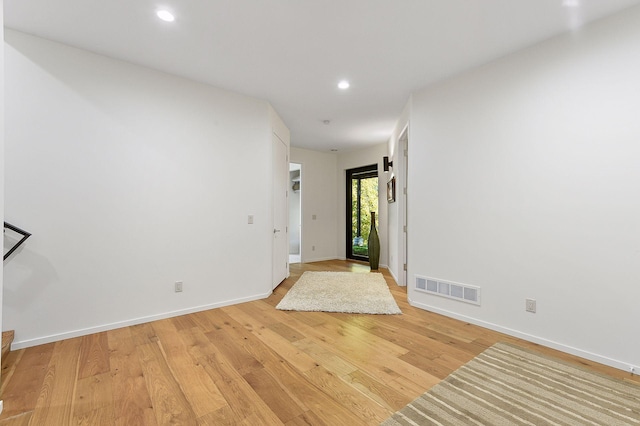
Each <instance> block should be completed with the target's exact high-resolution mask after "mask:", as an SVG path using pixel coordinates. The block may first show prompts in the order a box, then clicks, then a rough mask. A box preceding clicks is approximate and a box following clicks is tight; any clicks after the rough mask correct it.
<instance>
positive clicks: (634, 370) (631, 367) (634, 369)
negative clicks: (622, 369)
mask: <svg viewBox="0 0 640 426" xmlns="http://www.w3.org/2000/svg"><path fill="white" fill-rule="evenodd" d="M637 371H638V369H637V368H635V367H634V366H633V365H632V366H630V367H629V373H631V374H636V372H637Z"/></svg>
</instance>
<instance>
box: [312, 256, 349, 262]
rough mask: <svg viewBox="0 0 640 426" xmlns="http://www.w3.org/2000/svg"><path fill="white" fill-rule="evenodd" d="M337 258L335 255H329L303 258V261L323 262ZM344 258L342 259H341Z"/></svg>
mask: <svg viewBox="0 0 640 426" xmlns="http://www.w3.org/2000/svg"><path fill="white" fill-rule="evenodd" d="M336 259H338V258H337V257H335V256H331V257H316V258H313V259H306V258H305V259H303V261H304V263H313V262H324V261H325V260H336ZM343 260H344V259H343Z"/></svg>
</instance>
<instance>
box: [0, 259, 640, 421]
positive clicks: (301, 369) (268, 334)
mask: <svg viewBox="0 0 640 426" xmlns="http://www.w3.org/2000/svg"><path fill="white" fill-rule="evenodd" d="M368 269H369V268H368V266H367V265H364V264H360V263H353V262H346V261H328V262H318V263H311V264H296V265H292V266H291V277H290V278H289V279H287V280H286V281H285V282H284V283H282V284H281V285H280V286H279V287H278V288H277V289H276V290H275V292H274V294H273V295H272V296H271V297H269V298H268V299H265V300H260V301H255V302H249V303H244V304H240V305H235V306H229V307H225V308H220V309H214V310H210V311H205V312H199V313H195V314H191V315H185V316H181V317H176V318H171V319H167V320H161V321H155V322H152V323H148V324H141V325H137V326H132V327H126V328H121V329H117V330H112V331H108V332H104V333H98V334H93V335H89V336H84V337H79V338H75V339H68V340H65V341H60V342H55V343H51V344H47V345H42V346H37V347H32V348H28V349H23V350H18V351H13V352H11V353H10V354H9V355H7V359H6V362H3V370H2V385H1V387H0V398H1V399H3V400H4V412H3V413H2V415H1V416H0V426H9V425H11V426H18V425H20V426H27V425H37V426H39V425H56V426H58V425H123V426H124V425H127V426H129V425H291V426H294V425H342V424H349V425H376V424H379V423H380V422H381V421H382V420H384V419H386V418H387V417H388V416H389V415H391V414H392V413H393V412H395V411H396V410H398V409H400V408H401V407H403V406H404V405H405V404H407V403H408V402H410V401H411V400H413V399H414V398H416V397H417V396H419V395H420V394H422V393H423V392H424V391H426V390H427V389H428V388H430V387H431V386H433V385H435V384H436V383H438V382H439V381H440V380H441V379H443V378H444V377H446V376H447V375H448V374H449V373H451V372H452V371H453V370H455V369H457V368H458V367H460V366H461V365H462V364H464V363H465V362H467V361H469V360H470V359H472V358H473V357H474V356H476V355H477V354H479V353H480V352H482V351H483V350H484V349H486V348H487V347H489V346H491V345H492V344H493V343H495V342H498V341H509V342H514V343H517V344H520V345H522V346H526V347H530V348H535V349H538V350H541V351H542V352H545V353H547V354H551V355H554V356H557V357H560V358H562V359H564V360H568V361H570V362H573V363H576V364H579V365H582V366H585V367H587V368H591V369H593V370H596V371H599V372H601V373H605V374H609V375H612V376H615V377H618V378H622V379H626V380H632V381H640V380H638V376H631V375H630V374H627V373H624V372H622V371H619V370H616V369H612V368H609V367H605V366H602V365H599V364H595V363H593V362H590V361H586V360H583V359H579V358H576V357H573V356H570V355H567V354H562V353H559V352H556V351H553V350H551V349H546V348H542V347H539V346H537V345H534V344H531V343H528V342H523V341H520V340H518V339H514V338H511V337H508V336H505V335H502V334H499V333H496V332H493V331H490V330H486V329H483V328H480V327H476V326H473V325H470V324H467V323H464V322H460V321H456V320H453V319H450V318H446V317H442V316H440V315H437V314H433V313H430V312H426V311H423V310H420V309H416V308H413V307H411V306H409V304H408V303H407V300H406V299H407V297H406V289H405V288H402V287H398V286H397V285H396V284H395V283H394V282H393V280H392V279H391V277H390V276H389V274H388V272H387V271H386V270H383V271H381V272H383V273H384V276H385V278H386V280H387V283H388V284H389V288H390V289H391V292H392V294H393V295H394V297H395V298H396V301H397V302H398V305H399V306H400V308H401V309H402V311H403V315H389V316H387V315H350V314H334V313H324V312H283V311H277V310H275V309H274V307H275V305H276V304H277V303H278V302H279V301H280V299H282V297H283V296H284V295H285V294H286V292H287V291H288V289H289V288H291V286H292V285H293V283H294V282H295V281H296V280H297V279H298V277H299V276H300V275H301V274H302V273H303V272H304V271H308V270H333V271H354V272H366V271H368Z"/></svg>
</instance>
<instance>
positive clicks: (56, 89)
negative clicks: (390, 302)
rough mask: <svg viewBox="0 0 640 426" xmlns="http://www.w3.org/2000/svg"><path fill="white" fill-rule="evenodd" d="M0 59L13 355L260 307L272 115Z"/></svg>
mask: <svg viewBox="0 0 640 426" xmlns="http://www.w3.org/2000/svg"><path fill="white" fill-rule="evenodd" d="M5 53H6V62H5V65H6V79H7V81H8V82H9V84H7V86H6V107H7V109H6V159H7V161H6V169H5V170H6V217H7V220H9V221H12V220H13V221H15V222H16V224H20V225H22V226H23V227H24V228H25V229H27V230H29V231H31V232H32V233H33V236H32V237H31V238H30V239H29V240H28V242H27V243H26V245H25V248H24V249H23V250H22V251H21V253H19V255H18V256H16V257H15V258H14V259H13V260H12V261H11V262H9V263H8V264H7V265H6V270H5V273H6V279H5V282H6V286H5V300H4V312H3V314H4V315H3V316H4V321H5V328H8V329H15V330H16V341H17V342H18V344H17V345H16V347H24V346H28V345H33V344H39V343H44V342H46V341H51V340H58V339H61V338H66V337H70V336H74V335H79V334H85V333H89V332H94V331H98V330H101V329H108V328H113V327H116V326H121V325H126V324H130V323H136V322H143V321H147V320H151V319H155V318H159V317H165V316H170V315H176V314H179V313H186V312H189V311H194V310H198V309H204V308H206V307H214V306H221V305H226V304H230V303H234V302H239V301H245V300H252V299H257V298H261V297H265V296H267V295H269V294H270V292H271V279H270V278H271V250H272V247H271V240H272V236H271V226H272V223H271V220H272V200H271V161H270V158H271V157H270V156H271V133H272V131H276V130H277V131H280V132H282V131H284V132H285V133H287V135H288V131H285V130H286V129H285V130H282V129H280V128H281V127H282V125H281V123H279V122H278V120H277V115H276V114H275V112H274V111H272V109H271V108H270V106H269V105H268V103H267V102H264V101H261V100H256V99H253V98H249V97H246V96H242V95H238V94H234V93H230V92H228V91H224V90H219V89H216V88H213V87H211V86H207V85H203V84H198V83H194V82H191V81H188V80H185V79H181V78H177V77H174V76H171V75H167V74H163V73H160V72H156V71H153V70H150V69H146V68H142V67H139V66H134V65H131V64H128V63H124V62H120V61H116V60H113V59H109V58H106V57H102V56H98V55H94V54H92V53H89V52H86V51H82V50H78V49H74V48H70V47H67V46H64V45H61V44H57V43H53V42H49V41H45V40H43V39H39V38H36V37H32V36H28V35H25V34H22V33H19V32H15V31H7V32H6V44H5ZM238 170H242V171H243V178H242V179H237V171H238ZM249 214H253V215H254V216H255V223H254V224H253V225H249V224H247V215H249ZM247 262H251V268H247V267H246V264H247ZM179 280H181V281H183V282H184V292H183V293H175V292H174V282H175V281H179Z"/></svg>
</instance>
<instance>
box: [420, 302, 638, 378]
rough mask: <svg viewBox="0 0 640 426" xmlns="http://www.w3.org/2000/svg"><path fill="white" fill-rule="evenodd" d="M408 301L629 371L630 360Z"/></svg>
mask: <svg viewBox="0 0 640 426" xmlns="http://www.w3.org/2000/svg"><path fill="white" fill-rule="evenodd" d="M408 301H409V304H410V305H411V306H415V307H416V308H420V309H424V310H426V311H430V312H434V313H436V314H440V315H444V316H446V317H450V318H455V319H457V320H460V321H464V322H468V323H471V324H474V325H478V326H480V327H484V328H488V329H490V330H493V331H498V332H500V333H503V334H507V335H509V336H512V337H517V338H519V339H523V340H526V341H529V342H532V343H537V344H539V345H542V346H547V347H549V348H552V349H557V350H559V351H562V352H566V353H568V354H571V355H575V356H579V357H581V358H585V359H588V360H591V361H594V362H598V363H600V364H604V365H608V366H609V367H613V368H617V369H619V370H623V371H629V365H630V363H628V362H623V361H619V360H616V359H612V358H608V357H605V356H602V355H598V354H594V353H592V352H588V351H584V350H582V349H578V348H574V347H572V346H568V345H564V344H562V343H558V342H554V341H553V340H548V339H545V338H543V337H539V336H534V335H532V334H528V333H523V332H521V331H518V330H513V329H511V328H508V327H503V326H500V325H497V324H493V323H490V322H486V321H482V320H479V319H477V318H473V317H468V316H466V315H460V314H457V313H455V312H451V311H447V310H446V309H440V308H436V307H434V306H430V305H427V304H424V303H419V302H415V301H413V300H411V299H410V298H409V299H408Z"/></svg>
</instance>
